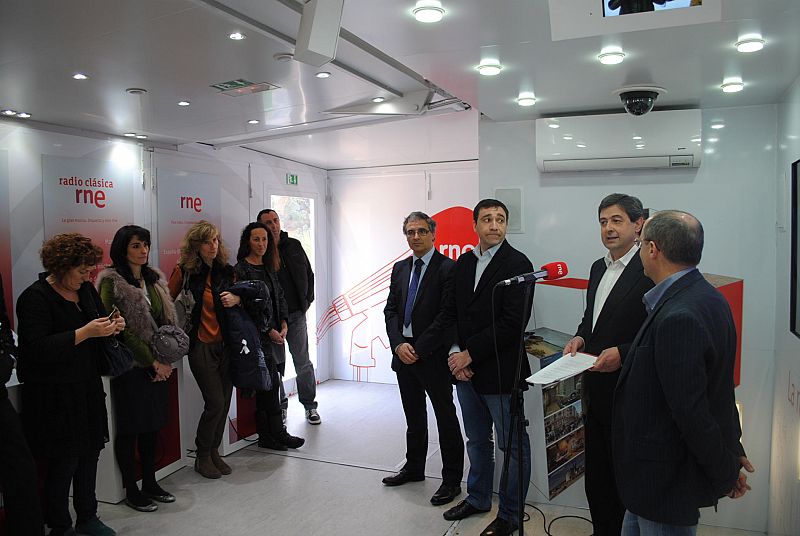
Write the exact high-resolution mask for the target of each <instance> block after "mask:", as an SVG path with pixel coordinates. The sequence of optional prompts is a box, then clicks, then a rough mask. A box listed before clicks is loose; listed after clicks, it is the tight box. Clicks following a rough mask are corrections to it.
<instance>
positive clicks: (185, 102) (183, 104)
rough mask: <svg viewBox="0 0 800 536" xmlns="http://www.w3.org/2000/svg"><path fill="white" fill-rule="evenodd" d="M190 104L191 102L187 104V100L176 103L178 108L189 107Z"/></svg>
mask: <svg viewBox="0 0 800 536" xmlns="http://www.w3.org/2000/svg"><path fill="white" fill-rule="evenodd" d="M190 104H191V102H189V101H188V100H182V101H180V102H178V106H189V105H190Z"/></svg>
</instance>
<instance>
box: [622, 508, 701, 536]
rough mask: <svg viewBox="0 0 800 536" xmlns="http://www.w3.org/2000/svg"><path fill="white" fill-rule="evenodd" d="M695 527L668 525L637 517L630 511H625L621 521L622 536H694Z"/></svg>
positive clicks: (695, 532)
mask: <svg viewBox="0 0 800 536" xmlns="http://www.w3.org/2000/svg"><path fill="white" fill-rule="evenodd" d="M695 534H697V525H690V526H687V525H668V524H666V523H658V522H656V521H650V520H647V519H645V518H643V517H639V516H637V515H636V514H634V513H633V512H631V511H630V510H626V511H625V519H623V521H622V536H695Z"/></svg>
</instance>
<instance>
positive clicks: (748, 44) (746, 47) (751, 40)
mask: <svg viewBox="0 0 800 536" xmlns="http://www.w3.org/2000/svg"><path fill="white" fill-rule="evenodd" d="M762 48H764V39H763V38H762V37H761V36H760V35H758V34H753V35H743V36H742V37H740V38H739V40H738V41H736V50H738V51H739V52H745V53H746V52H758V51H759V50H761V49H762Z"/></svg>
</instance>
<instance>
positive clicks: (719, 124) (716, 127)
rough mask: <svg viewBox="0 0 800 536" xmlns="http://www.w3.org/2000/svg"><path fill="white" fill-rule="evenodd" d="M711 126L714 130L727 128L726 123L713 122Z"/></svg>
mask: <svg viewBox="0 0 800 536" xmlns="http://www.w3.org/2000/svg"><path fill="white" fill-rule="evenodd" d="M711 128H713V129H714V130H719V129H721V128H725V123H721V122H720V123H711Z"/></svg>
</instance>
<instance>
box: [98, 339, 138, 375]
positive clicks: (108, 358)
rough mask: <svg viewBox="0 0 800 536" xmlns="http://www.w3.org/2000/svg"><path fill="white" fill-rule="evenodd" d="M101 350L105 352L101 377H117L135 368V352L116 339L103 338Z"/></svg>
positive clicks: (101, 363) (101, 366)
mask: <svg viewBox="0 0 800 536" xmlns="http://www.w3.org/2000/svg"><path fill="white" fill-rule="evenodd" d="M100 348H101V349H102V352H103V359H102V360H101V362H100V375H102V376H111V377H115V376H119V375H120V374H124V373H125V372H128V371H129V370H130V369H131V368H133V352H131V351H130V349H129V348H128V347H127V346H125V345H124V344H122V342H120V341H119V340H118V339H117V338H116V337H103V338H102V339H101V340H100Z"/></svg>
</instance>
